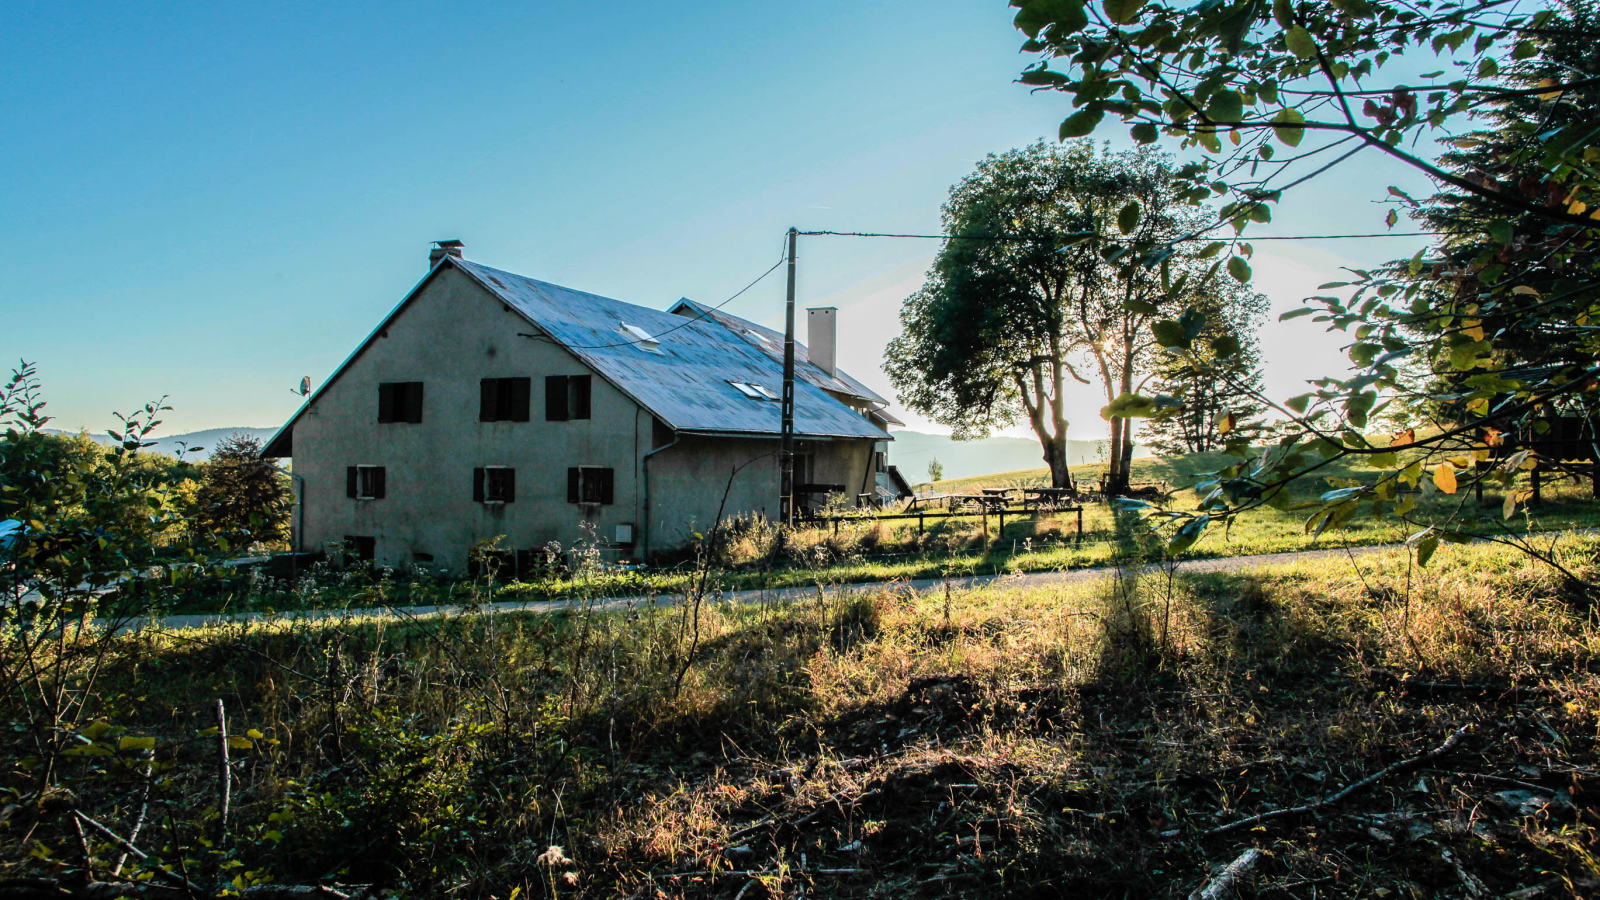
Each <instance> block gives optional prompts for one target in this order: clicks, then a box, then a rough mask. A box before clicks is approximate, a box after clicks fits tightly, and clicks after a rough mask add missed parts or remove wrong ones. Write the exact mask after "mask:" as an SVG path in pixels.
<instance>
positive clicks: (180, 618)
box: [126, 545, 1397, 629]
mask: <svg viewBox="0 0 1600 900" xmlns="http://www.w3.org/2000/svg"><path fill="white" fill-rule="evenodd" d="M1394 549H1397V548H1396V547H1394V546H1391V545H1378V546H1370V547H1350V548H1344V547H1340V548H1336V549H1331V550H1297V551H1292V552H1288V553H1263V554H1258V555H1256V556H1224V557H1218V558H1214V559H1190V560H1184V561H1182V562H1180V563H1178V571H1180V572H1233V571H1239V570H1241V569H1253V568H1257V567H1259V566H1272V565H1279V564H1282V563H1292V562H1300V561H1303V560H1314V559H1326V558H1328V557H1330V556H1345V555H1346V554H1353V555H1355V556H1366V555H1368V554H1371V553H1378V552H1382V551H1386V550H1394ZM1115 571H1117V570H1116V567H1114V566H1097V567H1093V568H1083V569H1070V570H1068V571H1065V572H1031V573H1025V574H1015V575H974V576H968V577H961V578H951V579H949V582H950V586H951V587H952V588H956V589H969V588H981V587H988V586H996V587H1004V588H1017V587H1038V586H1043V585H1053V584H1080V583H1083V582H1089V581H1095V580H1098V579H1101V578H1106V577H1109V576H1110V575H1111V574H1112V573H1114V572H1115ZM944 584H945V579H943V578H918V579H914V580H912V581H909V582H908V581H868V582H859V583H855V584H838V585H826V586H822V587H817V586H810V587H787V588H773V589H770V590H761V589H757V590H746V591H721V592H717V593H716V594H714V595H712V597H710V598H708V599H714V600H717V601H722V602H732V603H789V602H793V601H795V600H804V599H810V598H814V597H816V596H817V594H818V592H819V591H820V592H821V593H822V594H823V595H824V596H829V597H832V596H838V595H840V594H851V593H857V592H863V591H875V590H879V589H882V588H885V587H909V588H910V589H911V590H915V591H926V590H930V589H933V588H942V587H943V586H944ZM681 598H682V595H681V594H658V595H655V596H637V597H608V598H606V599H604V600H599V601H596V602H595V603H594V606H593V608H594V609H598V610H610V611H620V610H627V609H635V608H639V607H645V606H672V605H674V604H676V603H677V602H678V601H679V600H680V599H681ZM583 605H584V601H582V600H523V601H507V602H504V603H492V604H490V605H489V607H488V611H489V612H495V613H501V612H541V613H548V612H556V611H558V610H563V609H576V608H581V607H582V606H583ZM461 609H462V607H459V606H385V607H374V608H370V609H303V610H295V611H291V612H283V613H276V614H273V615H268V614H266V613H200V614H193V615H172V616H162V617H159V618H157V619H156V620H154V622H152V621H151V620H144V619H137V620H134V621H132V622H129V623H128V625H127V626H126V627H127V628H129V629H134V628H139V627H141V626H143V625H145V624H160V625H162V626H164V627H167V628H201V627H205V626H209V625H222V624H241V623H248V622H258V621H274V622H282V621H294V620H296V619H330V618H367V617H372V616H384V617H389V618H413V617H424V616H436V615H440V614H442V613H449V612H459V611H461Z"/></svg>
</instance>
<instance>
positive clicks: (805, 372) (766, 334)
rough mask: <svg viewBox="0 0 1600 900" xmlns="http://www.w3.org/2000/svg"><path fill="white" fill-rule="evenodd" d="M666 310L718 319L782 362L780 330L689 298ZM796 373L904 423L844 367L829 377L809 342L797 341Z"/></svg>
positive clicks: (835, 370)
mask: <svg viewBox="0 0 1600 900" xmlns="http://www.w3.org/2000/svg"><path fill="white" fill-rule="evenodd" d="M667 311H668V312H671V313H675V314H677V315H680V316H697V317H700V318H703V319H709V320H711V321H713V322H716V323H717V324H719V325H721V326H723V327H724V328H726V329H728V330H729V331H731V332H733V333H734V334H736V335H738V336H739V338H740V339H742V340H744V341H745V342H747V343H749V344H750V345H751V346H753V347H755V348H756V349H757V350H760V351H761V352H762V353H764V354H766V355H767V356H770V357H772V359H773V360H774V361H776V362H777V363H778V365H779V366H782V365H783V332H781V331H774V330H773V329H771V328H767V327H766V326H764V325H757V324H756V323H754V322H752V321H750V320H748V319H741V318H739V317H738V316H736V315H733V314H732V313H726V312H723V311H722V310H720V309H712V308H711V307H709V306H706V305H704V304H701V303H696V302H695V301H693V300H690V299H689V298H687V297H685V298H683V299H681V300H679V301H678V302H677V303H674V304H673V305H672V307H671V308H670V309H668V310H667ZM780 371H781V369H780ZM794 374H795V377H796V378H799V379H801V380H803V381H806V382H809V383H811V384H814V385H816V386H817V387H819V388H822V389H823V390H827V391H835V392H837V393H840V394H849V395H852V396H855V397H859V398H861V399H862V400H865V401H867V402H869V403H872V404H873V405H875V406H876V407H878V408H876V409H874V410H873V412H874V413H875V414H876V415H878V416H879V417H881V418H883V419H885V420H887V421H888V422H889V423H890V424H893V425H904V424H905V423H904V422H902V421H900V420H899V419H897V418H895V417H894V416H893V415H891V414H890V413H889V411H888V410H887V409H884V408H883V407H887V406H888V405H889V401H888V400H885V399H884V398H882V397H880V396H879V395H878V394H877V393H876V392H875V391H873V390H872V388H869V387H867V386H866V385H864V384H862V383H861V382H859V381H857V380H856V379H854V378H852V377H850V373H848V372H846V371H845V370H843V369H840V368H835V369H834V375H833V376H832V377H829V375H828V373H827V372H824V371H823V370H822V369H821V367H819V366H816V365H813V364H812V362H811V357H810V356H809V355H808V354H807V353H806V345H805V344H802V343H800V342H799V341H795V342H794Z"/></svg>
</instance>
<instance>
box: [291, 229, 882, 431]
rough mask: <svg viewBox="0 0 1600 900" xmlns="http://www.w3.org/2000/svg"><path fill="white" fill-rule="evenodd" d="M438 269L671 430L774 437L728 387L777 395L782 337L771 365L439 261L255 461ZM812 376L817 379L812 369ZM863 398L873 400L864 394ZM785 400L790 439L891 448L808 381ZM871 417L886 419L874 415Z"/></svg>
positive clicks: (735, 343) (447, 259)
mask: <svg viewBox="0 0 1600 900" xmlns="http://www.w3.org/2000/svg"><path fill="white" fill-rule="evenodd" d="M445 266H455V267H456V268H457V269H459V270H461V272H462V273H464V274H465V275H467V277H469V278H471V279H472V280H473V281H475V282H477V283H478V284H480V285H482V286H483V288H484V289H485V290H487V291H489V293H491V294H493V295H494V296H495V297H497V298H498V299H499V300H501V301H502V302H503V303H504V304H505V305H506V306H509V307H511V308H512V309H515V310H516V311H517V312H518V313H520V314H521V315H522V316H523V317H524V318H526V319H527V320H528V321H529V322H530V323H532V324H533V325H535V326H536V327H538V328H539V329H540V330H542V331H544V332H545V333H546V334H547V335H548V336H549V339H550V340H551V341H552V342H553V343H555V344H557V345H558V346H561V347H563V348H565V349H566V350H567V351H569V352H570V353H572V354H573V355H574V356H576V357H578V359H580V360H582V361H583V362H584V363H585V364H587V365H588V366H589V367H590V368H592V369H594V371H595V372H596V373H597V374H599V375H600V376H601V377H603V378H605V379H606V380H607V381H610V382H611V383H612V384H613V385H615V386H616V387H617V389H618V390H620V391H622V392H623V393H624V394H627V395H628V396H629V397H631V398H633V400H634V402H636V403H638V404H639V405H640V406H643V407H644V408H645V409H647V410H649V411H650V412H651V413H652V414H653V415H655V416H656V418H658V419H660V420H661V421H662V422H664V423H666V424H667V425H668V426H670V427H671V428H673V429H674V430H678V431H688V432H693V433H703V434H724V435H739V436H746V437H765V436H770V435H778V434H781V433H782V427H783V426H782V419H783V411H782V405H781V404H779V403H775V402H773V401H770V400H752V399H749V398H748V397H746V396H745V395H744V394H743V393H742V392H741V391H740V390H739V389H738V388H736V387H734V386H733V384H731V382H736V381H737V382H742V383H745V384H755V385H760V386H762V387H764V388H766V389H767V390H769V391H771V392H772V393H773V394H776V395H781V394H782V389H783V362H782V350H781V344H782V337H781V336H780V337H779V344H780V350H779V356H778V357H777V358H776V359H774V358H773V357H772V356H771V355H769V354H767V353H763V352H762V351H761V350H759V349H757V347H756V346H755V345H754V344H753V343H752V342H751V341H749V340H748V339H746V338H744V337H742V336H740V335H738V334H736V333H735V332H734V331H733V330H731V329H730V328H728V327H727V326H726V325H725V324H723V323H721V322H712V321H707V320H705V319H686V318H685V317H684V316H681V315H675V314H673V313H670V312H662V311H661V310H658V309H650V308H649V307H645V306H636V305H634V304H632V303H624V302H622V301H621V300H613V299H611V298H610V297H602V296H600V295H599V294H590V293H585V292H584V291H577V290H573V289H572V288H565V287H561V286H560V285H556V284H549V283H547V282H543V281H536V280H534V279H532V278H527V277H525V276H522V275H516V274H513V273H511V272H503V271H501V270H499V269H491V268H489V267H488V266H483V265H479V264H477V263H473V262H467V261H466V260H464V259H460V258H459V257H454V256H444V257H442V258H441V259H439V261H438V262H437V263H436V264H435V265H434V267H433V268H432V269H431V270H429V272H428V275H427V277H425V278H423V279H422V281H420V282H418V283H417V286H416V287H414V288H412V289H411V293H409V294H407V295H406V297H405V299H404V300H402V301H400V304H399V305H398V306H396V307H395V308H394V309H393V310H392V311H391V312H390V313H389V315H387V316H385V317H384V319H383V321H382V322H380V323H379V324H378V327H377V328H374V329H373V330H372V333H371V334H369V335H368V336H367V339H366V340H364V341H362V342H361V344H360V346H358V347H357V348H356V349H355V351H354V352H353V353H351V354H350V356H348V357H347V358H346V359H345V361H344V362H342V363H340V364H339V368H337V369H335V370H334V372H333V374H332V375H330V376H329V377H328V378H327V380H325V381H323V383H322V385H321V386H320V387H318V388H317V390H316V391H315V392H314V393H313V394H312V395H311V396H310V397H308V398H306V401H305V402H304V403H303V404H301V406H300V409H298V410H296V411H295V414H294V415H293V416H291V417H290V418H289V421H288V422H285V423H284V425H283V427H282V428H280V429H278V433H277V434H275V435H273V437H272V439H271V440H269V441H267V444H266V446H265V447H263V448H262V451H261V456H262V457H263V458H266V459H272V458H278V457H286V456H293V455H294V451H293V447H294V423H295V422H296V421H298V420H299V418H300V416H301V415H303V414H304V413H305V411H306V410H307V409H309V408H310V407H311V405H312V404H314V403H316V402H317V399H318V398H320V397H321V396H322V394H323V393H324V392H326V391H327V390H328V389H329V388H330V387H332V386H333V383H334V382H335V381H337V380H338V378H339V375H340V374H342V373H343V372H344V370H345V369H346V368H347V367H348V366H349V365H350V364H351V363H352V362H354V361H355V359H356V357H358V356H360V355H361V352H362V351H363V350H365V349H366V347H367V345H368V344H370V343H372V341H373V340H375V339H376V338H377V336H378V335H379V334H380V333H381V332H382V331H383V329H385V328H387V327H388V326H389V324H390V323H391V322H392V321H393V320H394V318H395V317H396V316H398V315H399V314H400V312H401V311H402V310H403V309H405V307H406V306H407V305H408V304H409V303H410V302H411V301H412V299H414V298H415V297H416V296H417V295H418V294H419V293H420V292H421V291H422V289H423V288H424V287H425V286H426V285H427V284H428V282H430V281H432V280H433V278H434V276H435V275H437V274H438V273H439V271H440V270H441V269H443V268H444V267H445ZM683 302H690V301H680V303H683ZM728 318H731V319H733V320H734V321H736V322H744V320H743V319H738V318H737V317H728ZM747 324H748V323H747ZM625 325H627V326H633V328H636V329H642V330H643V331H644V332H646V333H648V334H649V335H651V337H652V338H653V339H654V340H653V341H650V342H641V341H640V339H639V338H638V337H637V336H636V333H635V332H632V331H631V330H624V326H625ZM751 327H756V326H751ZM647 348H648V349H647ZM797 349H798V347H797ZM814 368H815V367H813V366H810V365H807V366H805V367H804V369H807V370H809V369H814ZM799 371H801V369H799V368H797V372H799ZM817 374H818V375H822V373H821V372H820V370H819V371H818V372H817ZM840 374H841V375H843V373H840ZM845 377H848V376H845ZM852 382H853V379H852ZM863 390H865V388H863ZM847 392H849V391H847ZM863 396H869V397H876V395H875V394H871V392H870V391H868V392H867V393H866V394H865V395H863ZM794 400H795V403H794V430H795V434H796V435H798V436H801V437H847V438H869V439H872V440H879V441H881V440H893V438H892V437H890V436H889V435H888V433H887V432H885V431H884V430H883V429H881V428H879V427H877V426H876V425H874V424H872V422H870V421H868V420H867V419H866V417H864V416H862V415H861V414H860V413H858V412H856V411H855V410H853V409H851V408H850V407H849V406H846V405H845V404H844V403H841V402H840V401H839V400H837V399H835V398H834V397H832V396H829V395H828V393H827V392H826V391H824V390H822V389H821V388H820V387H818V386H816V384H814V383H813V380H812V378H811V377H810V376H808V375H803V376H801V377H800V378H797V380H796V383H795V397H794ZM876 415H879V416H883V417H886V418H887V414H885V413H883V412H881V411H879V412H877V413H876ZM891 421H893V420H891ZM897 424H898V423H897Z"/></svg>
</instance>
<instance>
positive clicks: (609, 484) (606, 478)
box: [600, 469, 616, 503]
mask: <svg viewBox="0 0 1600 900" xmlns="http://www.w3.org/2000/svg"><path fill="white" fill-rule="evenodd" d="M615 471H616V470H615V469H601V470H600V502H601V503H610V502H612V499H613V496H614V495H613V494H612V490H613V482H614V481H615V478H614V477H613V476H614V473H615Z"/></svg>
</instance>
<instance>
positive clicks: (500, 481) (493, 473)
mask: <svg viewBox="0 0 1600 900" xmlns="http://www.w3.org/2000/svg"><path fill="white" fill-rule="evenodd" d="M472 499H473V500H474V501H476V502H478V503H514V502H516V499H517V470H516V469H511V468H507V467H505V466H484V467H483V468H481V469H473V470H472Z"/></svg>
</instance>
